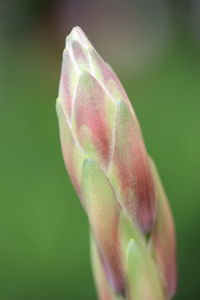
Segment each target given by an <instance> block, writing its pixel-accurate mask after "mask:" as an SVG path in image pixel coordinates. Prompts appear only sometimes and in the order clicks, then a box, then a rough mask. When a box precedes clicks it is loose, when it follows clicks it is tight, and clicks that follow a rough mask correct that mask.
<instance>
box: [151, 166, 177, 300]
mask: <svg viewBox="0 0 200 300" xmlns="http://www.w3.org/2000/svg"><path fill="white" fill-rule="evenodd" d="M152 170H153V172H154V178H155V185H156V196H157V201H158V211H157V216H156V221H155V225H154V227H153V230H152V235H151V238H150V249H151V251H152V254H153V256H154V258H155V260H156V262H157V264H158V268H159V270H160V274H161V277H162V279H163V282H164V286H165V288H166V292H167V294H168V296H169V298H170V299H171V297H172V296H173V295H174V293H175V291H176V285H177V282H176V281H177V274H176V239H175V231H174V223H173V219H172V215H171V211H170V207H169V204H168V201H167V197H166V195H165V192H164V190H163V187H162V184H161V181H160V178H159V175H158V173H157V170H156V167H155V165H154V164H153V162H152Z"/></svg>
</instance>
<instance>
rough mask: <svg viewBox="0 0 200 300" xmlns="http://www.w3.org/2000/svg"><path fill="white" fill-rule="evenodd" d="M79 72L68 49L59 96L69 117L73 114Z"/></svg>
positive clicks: (64, 58) (64, 56)
mask: <svg viewBox="0 0 200 300" xmlns="http://www.w3.org/2000/svg"><path fill="white" fill-rule="evenodd" d="M78 77H79V74H78V73H77V69H76V66H75V64H74V62H73V60H72V58H71V56H70V54H69V52H68V51H66V50H64V52H63V62H62V69H61V77H60V86H59V98H60V99H61V100H62V102H63V105H64V107H65V110H66V112H67V115H68V117H69V118H70V116H71V110H72V103H73V97H74V91H75V89H76V85H77V82H78Z"/></svg>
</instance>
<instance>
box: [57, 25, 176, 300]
mask: <svg viewBox="0 0 200 300" xmlns="http://www.w3.org/2000/svg"><path fill="white" fill-rule="evenodd" d="M57 113H58V118H59V127H60V136H61V144H62V151H63V156H64V161H65V165H66V168H67V170H68V173H69V176H70V178H71V180H72V182H73V185H74V187H75V189H76V191H77V193H78V195H79V197H80V199H81V201H82V204H83V206H84V208H85V211H86V213H87V215H88V218H89V221H90V225H91V232H92V236H93V242H92V243H93V246H92V249H93V250H92V252H93V258H94V259H93V261H94V269H97V270H96V271H95V272H97V273H98V275H97V276H96V278H97V285H98V291H99V297H100V299H115V298H114V297H115V295H120V297H122V299H135V300H146V299H149V300H151V299H152V300H153V299H154V300H162V299H163V300H164V299H169V297H171V296H172V295H173V294H174V291H175V286H176V264H175V236H174V228H173V222H172V218H171V213H170V210H169V207H168V204H167V200H166V197H165V195H164V193H163V191H162V187H161V184H160V181H159V178H158V176H157V175H156V171H155V167H154V166H153V165H152V163H151V161H150V159H149V157H148V154H147V152H146V149H145V145H144V142H143V138H142V134H141V130H140V127H139V124H138V121H137V119H136V116H135V113H134V111H133V109H132V107H131V104H130V102H129V100H128V97H127V95H126V93H125V91H124V89H123V87H122V86H121V84H120V82H119V80H118V78H117V77H116V75H115V73H114V72H113V70H112V69H111V68H110V66H109V65H108V64H107V63H105V62H104V61H103V59H102V58H101V57H100V56H99V55H98V53H97V52H96V51H95V49H94V48H93V47H92V45H91V43H90V42H89V41H88V39H87V37H86V36H85V34H84V33H83V31H82V30H81V29H80V28H78V27H76V28H74V29H73V30H72V32H71V34H70V35H69V36H68V37H67V39H66V49H65V50H64V53H63V64H62V72H61V78H60V88H59V97H58V100H57ZM146 234H148V236H149V238H148V239H147V238H146V237H145V236H146ZM99 278H100V279H99ZM105 278H106V279H107V281H108V285H106V279H105ZM99 282H100V283H99ZM105 285H106V286H105ZM103 295H106V296H103ZM109 297H110V298H109Z"/></svg>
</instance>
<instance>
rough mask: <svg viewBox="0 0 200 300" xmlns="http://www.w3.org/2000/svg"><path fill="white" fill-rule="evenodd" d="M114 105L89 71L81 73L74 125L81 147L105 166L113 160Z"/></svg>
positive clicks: (74, 109)
mask: <svg viewBox="0 0 200 300" xmlns="http://www.w3.org/2000/svg"><path fill="white" fill-rule="evenodd" d="M113 118H114V104H113V102H112V100H111V99H109V96H108V95H107V94H106V93H105V92H104V91H103V89H102V88H101V86H100V84H99V83H98V81H97V80H96V79H95V78H94V77H93V76H91V75H90V74H89V73H88V72H86V71H83V72H82V73H81V75H80V78H79V82H78V86H77V91H76V97H75V102H74V107H73V127H74V130H75V134H76V136H77V138H78V140H79V143H80V145H81V147H82V148H83V149H84V151H85V152H86V153H87V154H88V155H89V156H90V157H91V158H93V159H95V160H97V161H99V162H100V164H101V165H102V166H103V167H104V168H105V167H106V166H107V164H108V162H109V157H110V147H111V139H112V127H111V125H112V119H113Z"/></svg>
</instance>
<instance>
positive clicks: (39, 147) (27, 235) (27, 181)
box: [0, 0, 200, 300]
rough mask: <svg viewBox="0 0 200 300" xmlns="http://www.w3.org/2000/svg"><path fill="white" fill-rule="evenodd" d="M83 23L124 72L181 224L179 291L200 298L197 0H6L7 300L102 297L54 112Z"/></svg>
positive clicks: (2, 82)
mask: <svg viewBox="0 0 200 300" xmlns="http://www.w3.org/2000/svg"><path fill="white" fill-rule="evenodd" d="M74 25H80V26H81V27H82V28H83V29H84V31H85V32H86V33H87V35H88V37H89V38H90V39H91V40H92V42H93V44H94V46H95V47H96V48H97V49H98V51H99V53H101V54H102V56H103V57H104V58H105V59H106V60H107V61H109V63H110V64H111V65H112V66H113V67H114V69H115V70H116V72H117V73H118V75H119V77H120V79H121V81H122V82H123V84H124V86H125V88H126V90H127V92H128V95H129V96H130V99H131V101H132V103H133V105H134V108H135V110H136V112H137V115H138V117H139V120H140V122H141V126H142V129H143V133H144V137H145V141H146V144H147V148H148V150H149V152H150V153H151V155H152V156H153V157H154V159H155V161H156V163H157V165H158V169H159V171H160V173H161V177H162V179H163V182H164V185H165V188H166V190H167V194H168V196H169V200H170V203H171V207H172V210H173V214H174V218H175V222H176V228H177V239H178V265H179V286H178V291H177V295H176V297H175V299H176V300H184V299H187V300H188V299H200V284H199V278H200V277H199V276H200V275H199V273H200V271H199V270H200V259H199V255H200V235H199V231H200V217H199V215H200V182H199V179H200V178H199V177H200V176H199V173H200V133H199V132H200V118H199V115H200V52H199V51H200V2H199V1H198V0H191V1H189V0H188V1H183V0H180V1H167V0H152V1H148V0H146V1H145V0H137V1H135V0H134V1H128V0H126V1H125V0H123V1H117V0H116V1H114V0H107V1H106V0H102V1H97V0H96V1H95V0H85V1H84V0H82V1H81V0H74V1H73V0H71V1H58V0H57V1H56V0H54V1H53V0H52V1H36V0H16V1H11V0H1V3H0V121H1V122H0V128H1V134H0V153H1V155H0V168H1V173H0V195H1V202H0V207H1V209H0V231H1V234H0V299H2V300H18V299H19V300H25V299H26V300H27V299H29V300H64V299H77V300H78V299H87V300H90V299H96V294H95V289H94V284H93V279H92V273H91V267H90V259H89V234H88V223H87V219H86V217H85V215H84V213H83V211H82V208H81V206H80V204H79V201H78V198H77V196H76V194H75V192H74V190H73V188H72V186H71V184H70V182H69V179H68V176H67V174H66V171H65V169H64V165H63V160H62V156H61V151H60V144H59V136H58V126H57V118H56V113H55V99H56V97H57V89H58V81H59V72H60V64H61V55H62V49H63V47H64V39H65V36H66V34H68V33H69V31H70V30H71V28H72V27H73V26H74Z"/></svg>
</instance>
